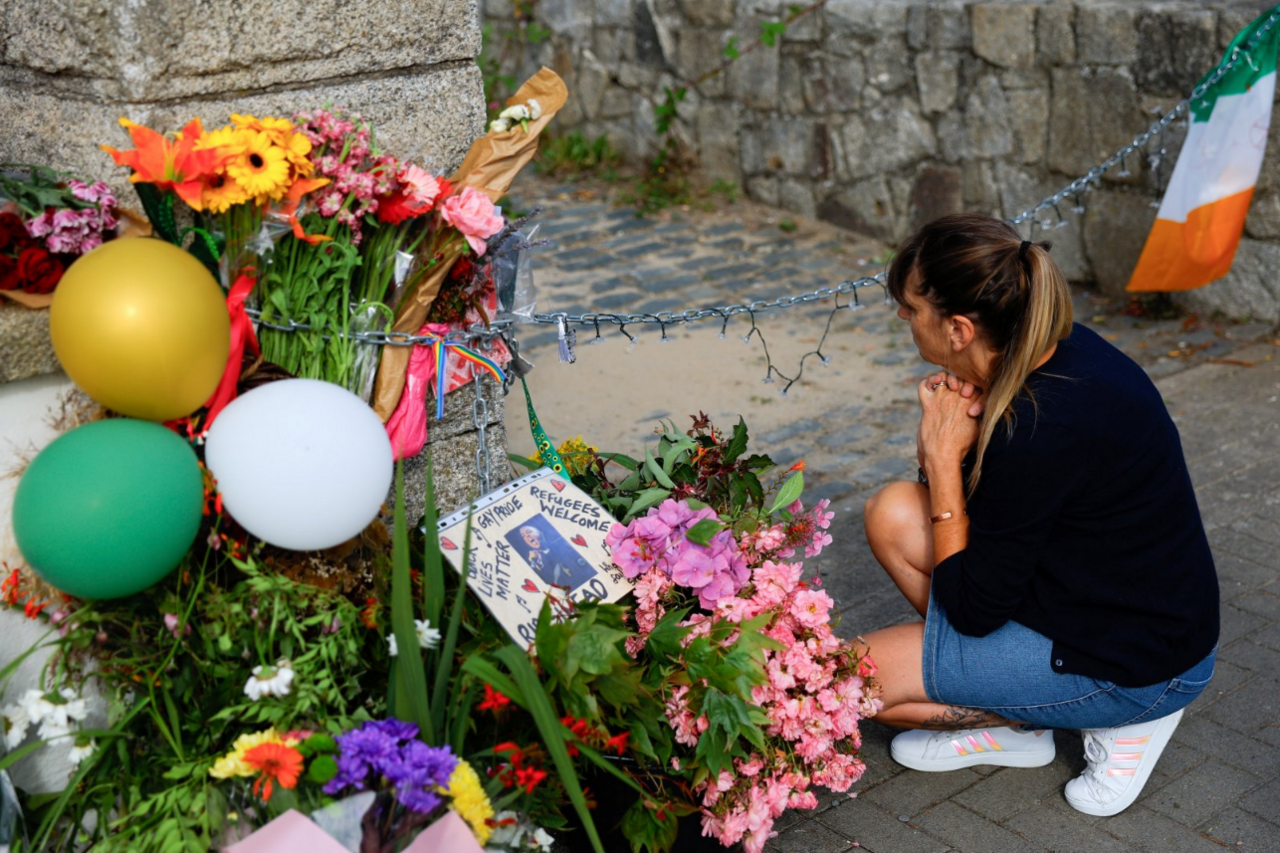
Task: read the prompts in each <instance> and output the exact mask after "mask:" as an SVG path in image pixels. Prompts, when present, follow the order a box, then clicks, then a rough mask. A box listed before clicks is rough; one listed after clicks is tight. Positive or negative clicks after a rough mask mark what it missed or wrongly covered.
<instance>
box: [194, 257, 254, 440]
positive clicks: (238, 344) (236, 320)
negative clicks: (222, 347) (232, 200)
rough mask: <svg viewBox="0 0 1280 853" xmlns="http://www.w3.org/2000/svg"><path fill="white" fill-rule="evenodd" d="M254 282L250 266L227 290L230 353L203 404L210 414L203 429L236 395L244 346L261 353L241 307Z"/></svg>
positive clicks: (245, 313) (211, 423)
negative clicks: (219, 378)
mask: <svg viewBox="0 0 1280 853" xmlns="http://www.w3.org/2000/svg"><path fill="white" fill-rule="evenodd" d="M255 284H257V279H255V278H254V277H253V270H252V269H249V270H246V271H245V272H242V273H240V277H239V278H237V279H236V283H235V284H233V285H231V290H230V291H229V292H228V293H227V313H228V314H230V315H231V352H230V353H228V354H227V367H226V369H225V370H224V371H222V379H221V380H220V381H219V382H218V387H217V389H216V390H215V391H214V392H213V396H212V397H210V398H209V402H207V403H205V406H206V407H207V408H208V409H209V416H208V418H207V419H206V420H205V428H206V429H208V428H209V427H210V426H212V425H213V419H214V418H216V417H217V416H218V413H219V412H221V411H222V410H223V409H224V408H226V406H227V404H228V403H230V402H231V401H232V400H234V399H235V398H236V384H237V383H238V382H239V381H240V371H241V369H242V366H243V362H244V350H245V345H246V344H247V345H248V346H249V348H250V349H252V350H253V354H254V355H255V356H256V355H258V354H260V353H261V352H262V350H261V349H259V347H258V336H257V335H255V334H254V332H253V321H252V320H250V319H249V314H248V313H247V312H246V311H245V310H244V303H245V300H246V299H248V298H249V293H250V292H252V290H253V286H254V285H255Z"/></svg>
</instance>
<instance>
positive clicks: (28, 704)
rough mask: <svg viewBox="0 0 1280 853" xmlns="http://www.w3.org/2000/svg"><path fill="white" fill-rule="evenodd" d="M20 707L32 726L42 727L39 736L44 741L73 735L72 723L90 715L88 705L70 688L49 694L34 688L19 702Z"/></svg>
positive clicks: (49, 692)
mask: <svg viewBox="0 0 1280 853" xmlns="http://www.w3.org/2000/svg"><path fill="white" fill-rule="evenodd" d="M18 705H19V707H21V708H22V710H23V711H25V712H26V714H27V719H28V720H29V721H30V723H31V724H32V725H39V726H40V732H39V734H40V737H41V738H42V739H44V740H54V739H55V738H60V737H66V736H67V735H68V734H70V733H71V724H72V722H79V721H81V720H83V719H84V718H85V717H87V716H88V715H89V707H88V705H87V704H86V703H85V701H84V700H83V699H81V698H80V697H79V696H77V695H76V692H75V691H74V690H72V689H71V688H70V687H63V688H61V689H60V690H57V691H52V690H50V691H48V692H46V691H42V690H39V689H37V688H32V689H31V690H28V691H27V692H26V693H24V694H23V696H22V698H21V699H19V700H18Z"/></svg>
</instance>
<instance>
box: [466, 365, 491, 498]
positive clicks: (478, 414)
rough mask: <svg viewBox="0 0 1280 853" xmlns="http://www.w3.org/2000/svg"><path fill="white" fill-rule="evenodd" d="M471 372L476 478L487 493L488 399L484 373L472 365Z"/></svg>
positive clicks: (489, 469)
mask: <svg viewBox="0 0 1280 853" xmlns="http://www.w3.org/2000/svg"><path fill="white" fill-rule="evenodd" d="M471 374H472V375H473V376H474V377H475V381H474V383H473V384H474V385H475V392H476V398H475V400H474V401H473V402H472V404H471V422H472V423H473V424H474V425H475V428H476V479H477V481H478V482H479V484H480V494H481V495H487V494H489V489H490V486H489V482H490V479H491V477H492V474H493V470H492V466H493V460H492V459H491V458H490V457H489V440H488V434H487V430H488V428H489V401H488V400H486V399H485V396H484V373H483V371H478V370H476V369H475V368H474V367H472V369H471Z"/></svg>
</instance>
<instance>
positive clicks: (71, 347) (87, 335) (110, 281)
mask: <svg viewBox="0 0 1280 853" xmlns="http://www.w3.org/2000/svg"><path fill="white" fill-rule="evenodd" d="M49 334H50V336H51V337H52V338H53V349H54V351H55V352H56V353H57V354H58V360H59V361H61V362H62V366H63V368H64V369H65V370H66V371H67V375H68V376H70V377H71V379H72V381H73V382H75V383H76V384H77V385H79V386H80V387H81V388H82V389H83V390H84V392H85V393H86V394H88V395H89V396H90V397H92V398H93V399H94V400H97V401H98V402H99V403H101V404H102V405H104V406H106V407H107V408H109V409H112V410H114V411H117V412H120V413H121V414H123V415H128V416H129V417H133V418H140V419H142V420H148V421H167V420H172V419H173V418H180V417H184V416H186V415H189V414H191V413H192V412H194V411H195V410H196V409H198V408H200V406H202V405H204V403H205V402H206V401H207V400H208V399H209V397H210V396H211V395H212V394H213V391H214V389H215V388H216V387H217V385H218V380H219V379H221V378H222V372H223V370H224V369H225V368H226V365H227V353H228V351H229V350H230V348H231V322H230V319H229V318H228V315H227V303H226V297H225V296H224V295H223V292H222V288H221V287H219V286H218V283H217V281H215V280H214V278H213V276H212V275H210V273H209V271H208V270H207V269H206V268H205V267H204V265H203V264H201V263H200V262H199V261H198V260H196V259H195V258H194V257H192V256H191V255H190V254H189V253H187V252H185V251H183V250H182V249H180V248H178V247H177V246H174V245H172V244H170V243H166V242H164V241H162V240H155V239H151V238H148V237H131V238H127V239H121V240H112V241H111V242H109V243H104V244H103V245H101V246H99V247H98V248H96V249H94V250H93V251H91V252H89V253H88V254H86V255H83V256H81V257H80V258H78V259H77V260H76V261H75V263H73V264H72V265H71V266H70V267H69V268H68V269H67V272H66V274H65V275H63V277H62V280H61V281H60V282H59V283H58V288H57V289H56V290H55V291H54V295H53V304H52V305H51V306H50V308H49Z"/></svg>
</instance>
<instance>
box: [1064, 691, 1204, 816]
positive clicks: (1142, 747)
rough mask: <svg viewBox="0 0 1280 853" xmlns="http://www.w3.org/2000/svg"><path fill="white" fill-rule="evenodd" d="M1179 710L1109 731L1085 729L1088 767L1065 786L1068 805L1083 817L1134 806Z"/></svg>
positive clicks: (1179, 715)
mask: <svg viewBox="0 0 1280 853" xmlns="http://www.w3.org/2000/svg"><path fill="white" fill-rule="evenodd" d="M1181 719H1182V711H1178V712H1177V713H1176V714H1171V715H1169V716H1168V717H1161V718H1160V719H1158V720H1149V721H1148V722H1145V723H1135V724H1134V725H1131V726H1117V727H1116V728H1111V729H1085V730H1084V731H1082V732H1081V733H1080V734H1081V735H1083V736H1084V757H1085V760H1086V761H1088V762H1089V766H1088V767H1086V768H1085V770H1084V772H1083V773H1081V774H1080V775H1079V776H1077V777H1076V778H1074V779H1072V780H1071V781H1070V782H1068V783H1067V788H1066V792H1065V793H1066V796H1067V802H1068V803H1070V804H1071V807H1072V808H1073V809H1075V810H1076V811H1079V812H1084V813H1085V814H1091V815H1099V816H1101V817H1111V815H1116V814H1120V812H1122V811H1124V810H1125V809H1127V808H1129V806H1131V805H1133V801H1134V800H1136V799H1138V795H1139V794H1141V793H1142V786H1143V785H1146V784H1147V779H1148V778H1149V777H1150V776H1151V771H1152V770H1153V769H1155V766H1156V761H1157V760H1158V759H1159V758H1160V753H1161V752H1163V751H1164V747H1165V744H1167V743H1168V742H1169V738H1171V737H1173V730H1174V729H1176V728H1177V727H1178V721H1179V720H1181Z"/></svg>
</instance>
